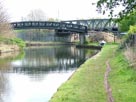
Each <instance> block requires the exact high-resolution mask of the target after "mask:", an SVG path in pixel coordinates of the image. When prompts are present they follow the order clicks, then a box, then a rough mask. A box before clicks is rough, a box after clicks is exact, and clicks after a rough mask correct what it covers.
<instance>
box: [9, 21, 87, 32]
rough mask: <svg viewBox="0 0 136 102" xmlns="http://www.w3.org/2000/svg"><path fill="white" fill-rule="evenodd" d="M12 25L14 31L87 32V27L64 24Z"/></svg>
mask: <svg viewBox="0 0 136 102" xmlns="http://www.w3.org/2000/svg"><path fill="white" fill-rule="evenodd" d="M11 25H12V27H13V28H14V29H57V30H58V29H61V30H68V31H71V32H77V33H86V32H87V27H86V26H83V25H78V24H68V23H64V22H47V21H46V22H44V21H23V22H12V23H11Z"/></svg>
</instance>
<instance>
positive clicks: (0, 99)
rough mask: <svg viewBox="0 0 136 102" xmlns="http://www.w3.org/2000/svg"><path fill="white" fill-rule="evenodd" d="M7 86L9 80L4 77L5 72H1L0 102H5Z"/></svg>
mask: <svg viewBox="0 0 136 102" xmlns="http://www.w3.org/2000/svg"><path fill="white" fill-rule="evenodd" d="M7 85H8V84H7V79H6V77H5V76H4V74H3V72H2V71H0V102H4V101H3V96H4V94H5V92H6V90H7Z"/></svg>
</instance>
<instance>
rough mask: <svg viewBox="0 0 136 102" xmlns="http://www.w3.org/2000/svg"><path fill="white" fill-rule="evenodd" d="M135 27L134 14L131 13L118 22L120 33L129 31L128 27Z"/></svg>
mask: <svg viewBox="0 0 136 102" xmlns="http://www.w3.org/2000/svg"><path fill="white" fill-rule="evenodd" d="M133 25H136V12H134V13H131V14H130V15H129V16H127V17H124V18H123V19H122V20H121V21H120V22H119V29H120V31H122V32H126V31H128V30H129V28H130V26H133Z"/></svg>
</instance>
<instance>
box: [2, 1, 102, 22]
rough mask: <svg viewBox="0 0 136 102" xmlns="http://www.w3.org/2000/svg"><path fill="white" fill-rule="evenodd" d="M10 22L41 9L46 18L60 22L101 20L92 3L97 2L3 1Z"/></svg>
mask: <svg viewBox="0 0 136 102" xmlns="http://www.w3.org/2000/svg"><path fill="white" fill-rule="evenodd" d="M4 1H5V2H4V5H5V8H6V9H7V11H8V14H9V16H10V20H11V21H20V20H21V19H22V17H26V16H27V15H28V14H29V13H30V11H31V10H35V9H41V10H42V11H44V12H45V15H46V17H48V18H58V19H61V20H74V19H88V18H103V17H104V16H103V15H101V14H98V13H97V12H96V7H95V5H94V6H92V2H96V1H97V0H4Z"/></svg>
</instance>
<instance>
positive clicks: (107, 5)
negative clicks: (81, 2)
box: [97, 0, 136, 19]
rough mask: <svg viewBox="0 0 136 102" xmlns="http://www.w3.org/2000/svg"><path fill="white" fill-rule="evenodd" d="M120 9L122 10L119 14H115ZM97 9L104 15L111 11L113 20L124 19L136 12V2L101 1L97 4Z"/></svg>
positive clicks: (133, 0)
mask: <svg viewBox="0 0 136 102" xmlns="http://www.w3.org/2000/svg"><path fill="white" fill-rule="evenodd" d="M119 7H121V8H122V10H121V11H120V12H119V13H118V14H115V9H116V8H119ZM97 8H98V11H100V12H102V13H103V14H105V12H107V11H109V16H110V17H111V18H113V17H119V18H120V19H122V18H124V17H126V16H129V15H130V14H131V13H133V12H135V11H136V0H99V1H98V2H97Z"/></svg>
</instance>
